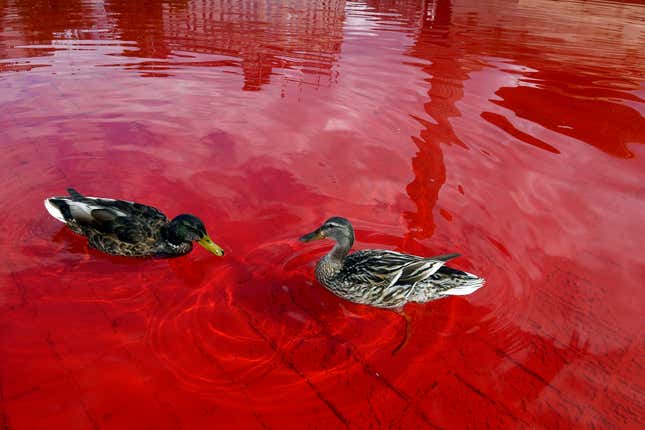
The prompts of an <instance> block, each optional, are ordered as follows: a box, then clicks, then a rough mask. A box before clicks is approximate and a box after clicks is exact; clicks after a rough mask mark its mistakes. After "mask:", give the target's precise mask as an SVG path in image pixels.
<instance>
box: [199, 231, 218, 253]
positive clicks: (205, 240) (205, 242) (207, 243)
mask: <svg viewBox="0 0 645 430" xmlns="http://www.w3.org/2000/svg"><path fill="white" fill-rule="evenodd" d="M197 243H199V244H200V245H201V246H203V247H204V248H206V249H207V250H209V251H210V252H212V253H213V254H215V255H217V256H218V257H221V256H222V255H224V250H223V249H222V247H221V246H219V245H218V244H216V243H215V242H213V240H212V239H211V238H210V237H209V236H208V235H206V236H204V237H202V239H201V240H200V241H199V242H197Z"/></svg>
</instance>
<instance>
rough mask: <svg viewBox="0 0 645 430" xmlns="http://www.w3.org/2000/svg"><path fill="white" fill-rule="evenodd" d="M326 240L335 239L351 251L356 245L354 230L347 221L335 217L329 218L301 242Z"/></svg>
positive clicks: (302, 238) (301, 239) (303, 237)
mask: <svg viewBox="0 0 645 430" xmlns="http://www.w3.org/2000/svg"><path fill="white" fill-rule="evenodd" d="M326 238H329V239H333V240H335V241H336V242H338V243H339V244H342V245H343V247H347V248H348V249H349V248H351V247H352V245H353V244H354V228H353V227H352V224H351V223H350V222H349V221H348V220H347V219H345V218H343V217H339V216H335V217H332V218H329V219H328V220H327V221H325V222H324V223H323V225H321V226H320V227H318V228H317V229H316V230H314V231H312V232H311V233H308V234H305V235H304V236H302V237H301V238H300V241H301V242H311V241H312V240H320V239H326Z"/></svg>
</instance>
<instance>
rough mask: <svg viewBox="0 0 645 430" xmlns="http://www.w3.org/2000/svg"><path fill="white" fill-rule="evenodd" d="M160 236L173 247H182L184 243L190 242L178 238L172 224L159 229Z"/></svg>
mask: <svg viewBox="0 0 645 430" xmlns="http://www.w3.org/2000/svg"><path fill="white" fill-rule="evenodd" d="M161 235H162V236H163V238H164V239H166V240H167V241H168V242H170V243H171V244H173V245H174V246H179V245H183V244H184V243H186V242H188V243H190V241H187V240H184V239H182V238H181V237H179V235H178V234H177V232H176V231H175V228H173V225H172V223H170V224H167V225H165V226H163V228H162V229H161Z"/></svg>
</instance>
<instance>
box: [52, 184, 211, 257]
mask: <svg viewBox="0 0 645 430" xmlns="http://www.w3.org/2000/svg"><path fill="white" fill-rule="evenodd" d="M68 192H69V196H64V197H50V198H47V199H45V208H46V209H47V211H48V212H49V213H50V214H51V215H52V216H53V217H54V218H56V219H58V220H59V221H62V222H64V223H65V224H66V225H67V226H68V227H69V228H70V230H72V231H73V232H75V233H77V234H80V235H83V236H85V237H87V240H88V243H89V245H90V246H91V247H92V248H95V249H97V250H99V251H103V252H105V253H107V254H112V255H121V256H129V257H177V256H181V255H185V254H187V253H189V252H190V251H191V250H192V249H193V244H192V242H193V241H199V243H200V244H201V245H203V246H204V247H205V248H207V249H209V250H210V251H211V252H213V253H214V254H216V255H223V250H222V249H221V248H220V247H219V246H217V245H215V244H214V243H213V242H212V240H211V239H210V237H209V236H208V234H206V229H205V228H204V226H203V224H202V222H201V221H200V220H199V219H198V218H197V217H195V216H193V215H188V214H184V215H179V216H177V217H176V218H174V219H173V220H172V221H170V220H169V219H168V218H167V217H166V216H165V215H164V214H163V213H162V212H161V211H160V210H158V209H156V208H154V207H152V206H147V205H143V204H140V203H135V202H130V201H125V200H116V199H110V198H102V197H87V196H83V195H82V194H80V193H79V192H77V191H76V190H74V189H72V188H70V189H68Z"/></svg>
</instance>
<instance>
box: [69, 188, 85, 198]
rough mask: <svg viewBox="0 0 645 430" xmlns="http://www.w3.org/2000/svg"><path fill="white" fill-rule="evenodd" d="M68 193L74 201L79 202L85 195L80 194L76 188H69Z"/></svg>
mask: <svg viewBox="0 0 645 430" xmlns="http://www.w3.org/2000/svg"><path fill="white" fill-rule="evenodd" d="M67 192H68V193H69V195H70V197H72V199H74V200H79V199H82V198H83V194H81V193H79V192H78V191H76V190H75V189H74V188H68V189H67Z"/></svg>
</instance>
